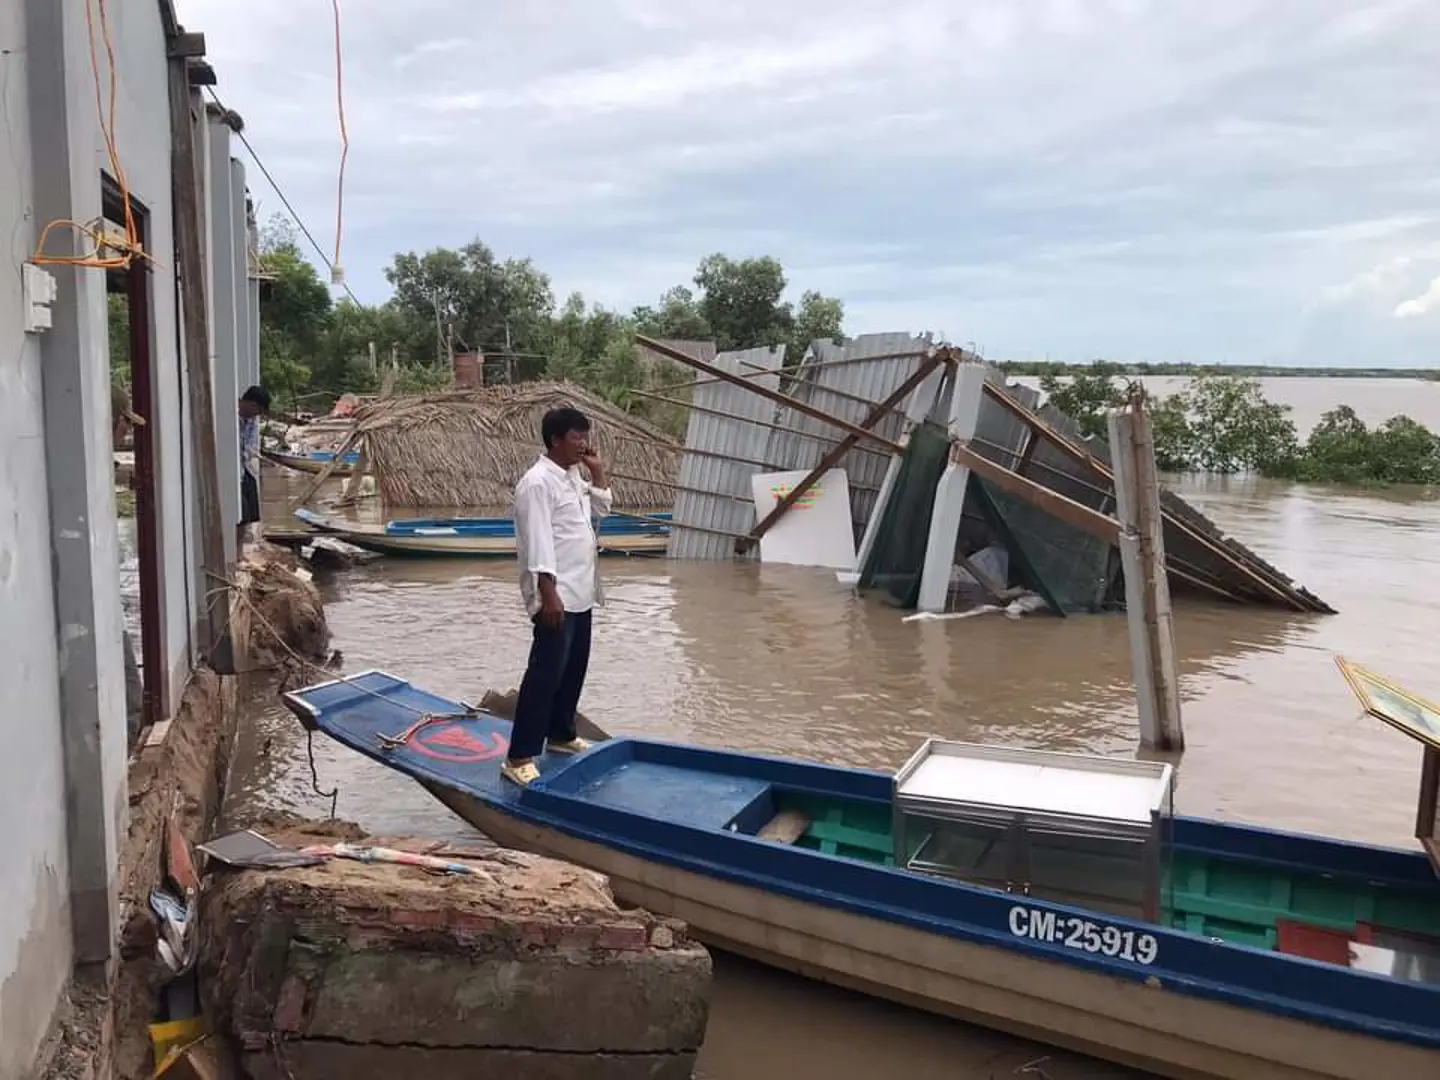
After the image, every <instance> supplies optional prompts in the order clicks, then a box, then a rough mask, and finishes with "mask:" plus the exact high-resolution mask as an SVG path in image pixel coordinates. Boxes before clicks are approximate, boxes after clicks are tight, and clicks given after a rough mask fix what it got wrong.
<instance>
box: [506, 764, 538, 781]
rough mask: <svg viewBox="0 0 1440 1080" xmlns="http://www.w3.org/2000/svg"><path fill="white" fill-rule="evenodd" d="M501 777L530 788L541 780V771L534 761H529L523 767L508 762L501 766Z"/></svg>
mask: <svg viewBox="0 0 1440 1080" xmlns="http://www.w3.org/2000/svg"><path fill="white" fill-rule="evenodd" d="M500 775H501V776H503V777H504V778H505V779H506V780H509V781H510V782H511V783H512V784H518V785H519V786H520V787H529V786H530V785H531V784H533V783H534V782H535V781H536V780H539V779H540V770H539V769H537V768H536V767H535V763H534V762H533V761H527V762H525V763H524V764H523V765H515V764H513V763H511V762H509V761H507V762H505V764H503V765H501V766H500Z"/></svg>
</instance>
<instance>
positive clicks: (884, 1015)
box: [232, 382, 1440, 1080]
mask: <svg viewBox="0 0 1440 1080" xmlns="http://www.w3.org/2000/svg"><path fill="white" fill-rule="evenodd" d="M1349 387H1350V383H1348V382H1347V383H1345V384H1344V385H1343V386H1342V387H1341V388H1340V389H1341V392H1343V393H1346V394H1347V395H1348V392H1349ZM1436 393H1437V394H1440V385H1437V387H1436ZM1401 402H1402V403H1404V402H1405V399H1404V398H1403V397H1402V398H1401ZM1407 404H1408V403H1407ZM1327 407H1329V405H1328V403H1327V404H1326V405H1324V406H1323V407H1322V410H1323V408H1327ZM1396 411H1398V409H1397V410H1396ZM1382 419H1383V417H1382ZM1437 426H1440V423H1437ZM267 483H268V485H269V489H270V492H269V493H270V495H271V497H274V496H277V495H281V494H283V492H280V491H277V490H276V489H279V488H281V486H282V484H284V483H285V481H284V480H283V478H281V477H279V476H278V475H277V476H275V477H274V479H273V480H272V479H271V478H270V477H268V476H267ZM299 486H300V485H298V484H297V485H295V489H296V490H298V489H299ZM1173 486H1174V487H1175V488H1176V490H1178V491H1179V492H1180V493H1181V494H1182V495H1184V496H1185V497H1187V498H1188V499H1190V500H1191V501H1192V502H1193V503H1194V504H1195V505H1196V506H1197V507H1198V508H1200V509H1201V510H1203V511H1204V512H1205V513H1206V514H1208V515H1210V516H1211V517H1212V518H1213V519H1214V520H1215V521H1216V522H1217V523H1218V524H1219V525H1220V526H1221V527H1222V528H1223V529H1224V530H1225V531H1226V532H1228V533H1230V534H1231V535H1233V536H1235V537H1237V538H1238V539H1240V540H1242V541H1243V542H1245V543H1246V544H1247V545H1248V546H1250V547H1251V548H1252V549H1253V550H1255V551H1257V552H1258V553H1259V554H1261V555H1262V556H1264V557H1265V558H1267V559H1269V560H1270V561H1271V562H1273V563H1275V564H1276V565H1278V566H1279V567H1280V568H1281V569H1282V570H1283V571H1285V572H1286V573H1288V574H1289V575H1291V576H1292V577H1294V578H1295V579H1296V580H1297V581H1298V582H1300V583H1302V584H1304V585H1305V586H1307V587H1308V588H1310V589H1311V590H1312V591H1313V592H1315V593H1317V594H1318V595H1319V596H1321V597H1322V598H1323V599H1325V600H1326V601H1328V602H1329V603H1330V604H1331V605H1332V606H1334V607H1335V608H1337V609H1338V611H1339V614H1338V615H1334V616H1295V615H1288V614H1285V613H1280V612H1273V611H1263V610H1250V609H1244V608H1238V607H1225V606H1215V605H1210V604H1204V603H1194V602H1178V603H1177V611H1176V647H1177V653H1178V657H1179V663H1180V668H1181V675H1182V697H1183V702H1184V705H1183V716H1184V723H1185V730H1186V736H1187V750H1186V752H1185V754H1184V757H1183V759H1182V760H1181V762H1180V764H1179V770H1178V786H1177V795H1176V800H1177V807H1178V809H1179V811H1180V812H1182V813H1187V814H1196V815H1211V816H1215V817H1220V818H1225V819H1230V820H1238V821H1249V822H1258V823H1263V824H1268V825H1274V826H1280V827H1285V828H1291V829H1299V830H1307V831H1314V832H1323V833H1327V834H1331V835H1337V836H1341V837H1346V838H1351V839H1357V840H1364V841H1372V842H1379V843H1388V844H1394V845H1401V846H1408V845H1410V844H1413V840H1411V839H1410V837H1411V830H1412V826H1413V821H1414V801H1415V796H1416V791H1417V781H1418V777H1419V766H1420V751H1419V749H1418V747H1417V746H1416V745H1415V744H1414V743H1412V742H1411V741H1410V740H1409V739H1408V738H1406V737H1405V736H1403V735H1401V734H1398V733H1396V732H1394V731H1392V730H1390V729H1389V728H1387V727H1385V726H1383V725H1381V724H1379V723H1377V722H1375V721H1373V720H1370V719H1367V718H1364V717H1363V716H1360V715H1359V710H1358V708H1357V705H1356V702H1355V699H1354V698H1353V697H1352V696H1351V694H1350V692H1349V690H1348V689H1347V687H1346V684H1345V682H1344V680H1343V679H1342V678H1341V676H1340V673H1339V671H1338V670H1337V669H1336V667H1335V664H1334V659H1333V658H1334V656H1335V655H1336V654H1343V655H1345V656H1347V657H1350V658H1353V659H1354V660H1356V661H1359V662H1361V663H1364V664H1366V665H1367V666H1371V667H1374V668H1376V669H1378V670H1379V671H1381V672H1382V673H1385V674H1387V675H1389V676H1391V677H1392V678H1394V679H1396V680H1398V681H1400V682H1401V683H1402V684H1404V685H1408V686H1411V687H1413V688H1414V689H1415V690H1417V691H1418V692H1420V693H1422V694H1425V695H1427V696H1432V697H1440V671H1437V669H1436V667H1435V664H1434V655H1435V653H1434V645H1433V642H1434V638H1435V635H1436V633H1437V632H1440V544H1437V543H1436V542H1435V539H1434V538H1435V537H1436V536H1437V535H1440V500H1436V499H1434V498H1432V497H1430V495H1429V494H1428V493H1425V492H1416V491H1406V492H1393V491H1392V492H1385V493H1378V494H1377V493H1367V492H1360V491H1345V490H1339V489H1328V488H1316V487H1302V486H1297V485H1289V484H1282V483H1275V482H1268V481H1260V480H1253V479H1248V478H1247V479H1231V480H1221V479H1209V480H1181V481H1177V482H1175V483H1174V484H1173ZM272 506H273V509H274V510H275V511H276V512H278V513H280V514H281V515H282V516H281V518H279V519H278V521H277V523H283V506H282V505H280V503H279V500H278V499H277V500H276V502H275V503H274V504H272ZM606 566H607V571H608V590H609V595H610V600H611V602H610V604H609V606H608V607H607V608H606V610H605V611H604V613H603V616H602V617H601V618H600V620H599V621H598V623H597V642H596V651H595V656H594V660H593V666H592V674H591V677H590V681H589V683H588V686H587V689H586V695H585V700H584V703H583V707H584V708H585V710H586V711H587V713H588V714H589V715H590V716H591V717H592V718H593V719H594V720H596V721H597V722H598V723H600V724H601V725H602V726H604V727H605V728H607V729H608V730H610V731H612V732H625V733H633V734H639V735H654V736H661V737H665V738H669V739H676V740H683V741H692V742H698V743H705V744H711V745H717V746H726V747H735V748H738V749H743V750H755V751H764V752H769V753H778V754H789V755H805V756H807V757H812V758H817V759H820V760H825V761H832V762H836V763H842V764H847V765H860V766H872V767H879V768H885V769H893V768H895V767H896V766H897V765H899V764H900V763H901V762H902V761H903V760H904V759H905V758H906V757H907V756H908V755H909V754H910V753H911V752H912V751H913V750H914V749H915V747H916V746H917V745H918V743H919V742H920V741H921V740H922V739H923V738H925V737H926V736H928V735H938V736H942V737H947V738H954V739H965V740H971V741H980V742H993V743H1006V744H1014V745H1022V746H1033V747H1046V748H1052V749H1062V750H1084V751H1095V752H1100V753H1106V754H1115V755H1122V756H1123V755H1127V754H1133V753H1134V752H1135V749H1134V747H1135V741H1136V716H1135V705H1134V701H1133V698H1132V688H1131V684H1130V660H1129V655H1128V648H1127V637H1126V628H1125V623H1124V619H1123V617H1116V616H1100V615H1097V616H1082V617H1074V618H1069V619H1063V620H1062V619H1054V618H1048V617H1044V616H1038V617H1030V618H1027V619H1022V620H1009V619H1005V618H1002V617H998V616H987V617H982V618H974V619H965V620H958V621H951V622H938V623H936V622H932V623H924V622H921V623H903V622H901V619H900V615H899V613H897V612H896V611H894V610H892V609H890V608H887V607H885V606H884V605H882V604H880V603H878V602H875V601H871V600H866V599H859V598H857V597H855V596H854V595H853V593H852V592H851V591H850V590H849V589H848V588H845V587H842V586H840V585H838V584H836V582H835V580H834V577H833V575H831V574H828V573H825V572H818V571H809V570H801V569H785V568H774V567H755V566H738V565H732V564H730V563H721V564H698V563H666V562H656V561H638V560H637V561H633V562H626V561H611V562H608V563H607V564H606ZM325 591H326V599H327V603H328V608H327V611H328V615H329V619H330V624H331V627H332V628H333V631H334V636H335V645H336V646H337V647H338V648H340V649H342V650H343V652H344V654H345V666H346V669H347V670H349V671H352V672H354V671H359V670H363V669H365V668H369V667H383V668H386V669H388V670H390V671H392V672H394V673H396V674H399V675H403V676H405V677H407V678H409V679H412V680H414V681H415V682H417V683H420V684H421V685H424V686H426V687H427V688H429V689H433V690H435V691H438V692H440V693H442V694H445V695H447V696H453V697H459V698H466V699H470V700H478V698H479V697H480V696H481V694H482V693H483V692H484V691H485V690H486V689H487V688H495V689H502V690H503V689H508V688H510V687H511V686H513V685H515V684H516V683H518V680H519V676H520V673H521V669H522V665H523V662H524V659H525V653H526V650H527V647H528V634H527V626H526V623H525V619H524V616H523V612H522V611H521V609H520V605H519V600H518V595H517V588H516V584H515V581H514V574H513V567H512V566H511V565H509V564H505V563H499V564H497V563H489V562H483V561H481V562H474V561H471V562H465V561H400V560H392V561H380V562H376V563H373V564H370V565H368V566H365V567H361V568H358V569H354V570H351V571H347V572H344V573H342V574H339V575H337V576H336V577H334V578H333V579H332V580H329V581H327V582H326V583H325ZM248 738H249V739H250V740H252V741H251V742H250V743H249V744H248V745H247V747H245V748H244V749H243V752H242V755H241V757H242V760H243V765H242V767H241V768H240V770H239V771H238V772H237V775H236V777H235V782H234V785H233V789H232V790H233V792H234V794H235V796H236V797H237V798H238V799H239V800H240V801H241V802H242V803H244V804H249V805H256V804H264V805H268V806H277V807H281V808H287V809H295V810H299V811H302V812H306V813H310V814H315V813H319V814H323V813H325V812H326V810H328V800H326V799H323V798H320V797H319V796H317V795H316V794H315V793H314V792H313V790H312V785H311V780H310V773H309V769H308V767H307V764H306V757H305V752H304V741H303V737H302V736H301V734H300V732H299V730H298V727H297V725H296V724H295V723H294V722H293V721H292V720H290V719H289V718H288V716H287V714H285V713H284V712H283V711H282V710H280V709H278V708H276V707H274V706H273V705H272V706H271V707H269V708H268V709H267V710H266V711H265V712H264V713H263V715H261V716H260V718H259V720H258V725H257V728H256V730H255V731H254V732H252V733H250V734H249V736H248ZM314 751H315V760H316V765H317V769H318V774H319V779H320V782H321V785H322V786H326V787H328V786H330V785H335V786H338V788H339V797H338V810H337V812H338V813H339V815H340V816H342V817H346V818H350V819H352V820H357V821H359V822H360V823H361V824H362V825H364V826H366V827H367V828H369V829H371V830H373V831H376V832H383V833H389V834H392V835H393V834H397V833H408V834H422V835H434V836H441V837H447V836H465V835H468V834H469V832H468V829H467V827H466V826H465V825H464V824H463V823H462V822H460V821H459V820H458V819H456V818H453V817H452V816H450V815H449V814H448V812H446V811H445V810H444V809H442V808H441V807H440V806H439V805H438V804H437V803H435V802H434V801H432V800H431V799H430V798H429V797H428V796H426V795H425V794H424V793H423V792H422V791H421V790H420V789H419V788H418V787H417V786H415V785H413V784H411V783H410V782H408V781H406V780H405V779H404V778H403V777H400V776H399V775H398V774H394V773H391V772H389V771H388V770H385V769H383V768H382V767H380V766H378V765H375V764H373V763H371V762H369V761H367V760H365V759H362V758H361V757H359V756H358V755H355V754H353V753H348V752H346V751H343V750H341V749H339V748H338V747H336V746H334V745H332V744H330V743H328V742H323V743H322V742H317V743H316V744H315V747H314ZM718 972H719V977H718V980H717V987H716V993H715V999H714V1008H713V1012H712V1019H711V1024H710V1029H709V1035H708V1038H707V1043H706V1047H705V1050H704V1053H703V1055H702V1059H701V1075H703V1076H705V1077H709V1078H712V1080H741V1078H744V1080H751V1078H753V1080H769V1078H772V1077H773V1078H780V1077H792V1076H820V1075H824V1076H829V1077H834V1078H836V1080H848V1078H852V1077H853V1078H857V1080H858V1078H861V1077H864V1078H867V1080H870V1078H873V1077H875V1076H887V1075H897V1076H898V1075H903V1076H907V1077H912V1078H919V1080H924V1078H930V1077H936V1078H939V1077H946V1078H953V1077H962V1078H972V1077H973V1078H975V1080H987V1078H990V1077H995V1078H1001V1077H1009V1076H1028V1077H1033V1078H1040V1080H1043V1078H1044V1077H1049V1078H1051V1080H1082V1078H1091V1077H1121V1076H1134V1075H1135V1074H1133V1073H1129V1072H1126V1071H1124V1070H1120V1069H1118V1068H1115V1067H1113V1066H1109V1065H1105V1064H1102V1063H1098V1062H1091V1061H1086V1060H1084V1059H1081V1058H1078V1057H1075V1056H1073V1055H1067V1054H1064V1053H1062V1052H1059V1051H1053V1050H1050V1049H1047V1048H1045V1047H1040V1046H1037V1045H1035V1044H1032V1043H1027V1042H1023V1041H1021V1040H1017V1039H1013V1038H1009V1037H1006V1036H1001V1035H997V1034H994V1033H990V1032H985V1031H980V1030H978V1029H975V1028H971V1027H968V1026H967V1025H964V1024H959V1023H953V1022H950V1021H946V1020H943V1019H939V1018H935V1017H931V1016H926V1015H921V1014H917V1013H914V1012H910V1011H907V1010H903V1009H899V1008H892V1007H889V1006H887V1005H884V1004H882V1003H878V1002H875V1001H872V1000H869V999H865V998H860V997H856V996H854V995H850V994H847V993H844V992H841V991H837V990H833V989H831V988H827V987H822V986H819V985H816V984H813V983H809V982H805V981H803V980H799V979H793V978H789V977H785V976H781V975H778V974H777V973H775V972H772V971H769V970H766V969H762V968H757V967H754V966H752V965H749V964H746V963H742V962H740V961H736V960H730V959H726V958H723V957H722V958H720V959H719V962H718Z"/></svg>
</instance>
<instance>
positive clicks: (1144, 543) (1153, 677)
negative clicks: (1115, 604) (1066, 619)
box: [1110, 392, 1185, 750]
mask: <svg viewBox="0 0 1440 1080" xmlns="http://www.w3.org/2000/svg"><path fill="white" fill-rule="evenodd" d="M1110 452H1111V454H1112V455H1113V460H1114V462H1115V504H1116V513H1117V514H1118V515H1119V517H1120V522H1121V525H1122V529H1121V533H1120V540H1119V545H1120V558H1121V562H1122V565H1123V566H1124V570H1125V612H1126V618H1127V620H1128V621H1129V624H1130V662H1131V664H1132V666H1133V668H1134V672H1135V697H1136V702H1137V704H1138V706H1139V712H1140V745H1141V746H1143V747H1144V748H1146V749H1147V750H1183V749H1184V748H1185V731H1184V729H1183V727H1182V726H1181V723H1180V678H1179V674H1178V672H1177V669H1176V666H1175V624H1174V614H1173V612H1172V610H1171V607H1170V585H1169V581H1168V579H1167V577H1166V571H1165V521H1164V516H1163V515H1162V513H1161V509H1160V478H1159V475H1158V474H1157V473H1156V470H1155V442H1154V434H1153V432H1152V430H1151V426H1150V417H1149V415H1148V414H1147V413H1146V411H1145V398H1144V394H1143V392H1141V393H1137V394H1135V395H1134V396H1133V397H1131V399H1130V404H1129V406H1128V408H1126V409H1124V410H1122V411H1119V412H1114V413H1111V414H1110Z"/></svg>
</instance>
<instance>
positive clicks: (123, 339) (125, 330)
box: [106, 293, 130, 386]
mask: <svg viewBox="0 0 1440 1080" xmlns="http://www.w3.org/2000/svg"><path fill="white" fill-rule="evenodd" d="M106 301H107V304H108V309H109V310H108V315H109V344H110V381H111V382H117V383H119V384H120V385H121V386H129V385H130V299H129V297H127V296H125V295H124V294H123V293H111V294H110V295H109V296H107V297H106Z"/></svg>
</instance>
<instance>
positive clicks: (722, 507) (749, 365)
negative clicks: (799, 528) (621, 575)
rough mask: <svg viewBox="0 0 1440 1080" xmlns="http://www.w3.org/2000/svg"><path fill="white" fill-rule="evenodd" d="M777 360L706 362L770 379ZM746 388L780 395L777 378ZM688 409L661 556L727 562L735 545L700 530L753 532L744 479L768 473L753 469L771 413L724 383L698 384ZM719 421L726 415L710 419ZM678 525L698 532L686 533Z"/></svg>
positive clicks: (780, 356) (763, 353)
mask: <svg viewBox="0 0 1440 1080" xmlns="http://www.w3.org/2000/svg"><path fill="white" fill-rule="evenodd" d="M679 347H681V348H686V347H685V346H679ZM687 351H688V348H687ZM784 357H785V349H784V347H783V346H781V347H779V348H775V349H763V348H762V349H747V350H745V351H744V352H727V353H721V354H720V355H718V356H716V357H715V358H714V360H713V361H712V362H713V363H714V365H715V366H716V367H719V368H721V369H722V370H724V371H728V372H730V373H732V374H735V375H745V376H750V375H754V374H755V373H756V372H759V371H764V372H776V371H777V369H778V368H780V367H781V366H782V365H783V363H784ZM750 381H752V382H754V383H755V384H756V385H759V386H764V387H766V388H768V389H770V390H778V389H779V388H780V376H779V374H778V373H777V374H766V375H761V376H759V377H757V378H754V379H751V380H750ZM691 401H692V404H694V405H695V406H696V408H695V409H693V410H691V412H690V424H689V427H688V428H687V429H686V432H685V449H686V454H685V456H684V457H683V458H682V459H681V462H680V488H681V490H680V491H679V492H677V493H676V497H675V516H674V522H675V527H674V528H673V529H672V530H671V533H670V546H669V548H668V554H669V555H670V557H671V558H673V559H711V560H717V559H727V558H730V557H731V556H732V555H733V554H734V549H735V544H734V541H733V540H732V539H730V538H729V537H727V536H724V535H719V533H716V532H707V531H704V530H709V529H714V530H719V532H720V533H742V534H743V533H746V532H749V531H750V529H751V527H752V526H753V525H754V524H755V509H754V504H753V503H752V502H751V499H752V492H751V489H750V478H751V477H752V476H754V475H755V474H756V473H759V472H765V471H767V470H765V469H762V468H760V467H759V466H758V465H756V464H754V462H756V461H764V460H767V459H766V458H765V457H764V453H765V446H766V443H767V442H768V439H769V436H770V434H771V431H770V429H769V428H768V427H766V426H764V425H765V424H768V423H770V422H772V421H773V419H774V415H775V405H774V403H773V402H771V401H770V400H769V399H768V398H764V397H761V396H760V395H759V394H753V393H751V392H750V391H748V390H746V389H744V388H743V387H740V386H733V385H731V384H730V383H727V382H706V383H702V384H701V385H699V386H697V387H695V389H694V391H693V397H692V399H691ZM702 410H704V411H702ZM721 413H723V414H727V415H723V416H722V415H717V414H721ZM755 421H760V422H761V423H755ZM702 493H703V494H702ZM742 499H743V500H744V501H743V502H742V501H739V500H742ZM685 525H695V526H699V527H700V528H688V529H687V528H685Z"/></svg>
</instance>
